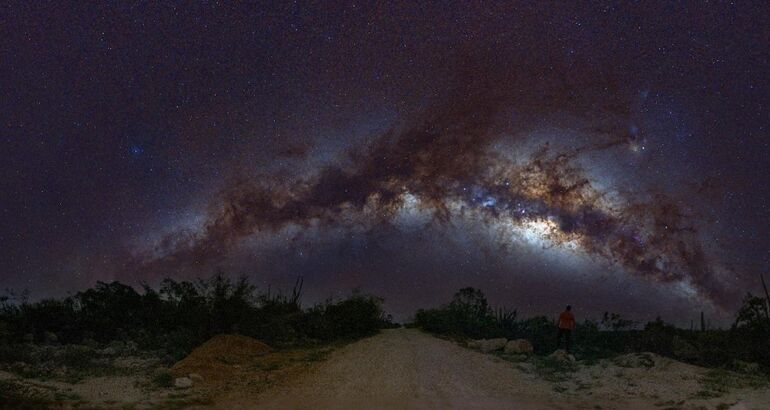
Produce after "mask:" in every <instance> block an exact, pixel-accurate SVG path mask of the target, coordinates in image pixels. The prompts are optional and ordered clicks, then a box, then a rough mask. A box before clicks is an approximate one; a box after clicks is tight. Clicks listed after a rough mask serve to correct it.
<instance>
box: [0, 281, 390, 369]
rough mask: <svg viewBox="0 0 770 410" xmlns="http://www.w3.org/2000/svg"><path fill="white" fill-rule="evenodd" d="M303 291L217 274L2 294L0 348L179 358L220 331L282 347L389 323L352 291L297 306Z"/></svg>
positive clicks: (370, 300) (375, 303)
mask: <svg viewBox="0 0 770 410" xmlns="http://www.w3.org/2000/svg"><path fill="white" fill-rule="evenodd" d="M301 292H302V281H301V279H298V280H297V283H296V284H295V286H294V289H293V290H292V293H291V294H290V295H285V294H282V293H273V292H270V291H267V292H257V289H256V287H255V286H254V285H252V284H251V283H249V281H248V280H247V279H246V278H240V279H237V280H231V279H229V278H227V277H226V276H224V275H222V274H217V275H215V276H214V277H212V278H210V279H208V280H197V281H193V282H191V281H180V282H178V281H175V280H173V279H165V280H163V282H162V283H161V285H160V287H159V289H157V290H156V289H154V288H152V287H150V286H146V285H144V286H142V288H141V289H140V291H137V290H135V289H134V288H133V287H131V286H128V285H125V284H122V283H119V282H112V283H104V282H98V283H97V285H96V286H95V287H94V288H92V289H88V290H85V291H82V292H78V293H77V294H75V295H74V296H71V297H66V298H63V299H46V300H41V301H38V302H34V303H29V302H27V301H26V300H24V298H22V300H13V299H12V298H10V297H8V296H4V297H2V298H0V343H3V344H6V345H7V344H14V343H23V342H27V343H29V342H51V341H52V340H55V341H56V343H64V344H67V343H84V342H96V343H108V342H110V341H113V340H124V341H127V340H130V341H133V342H135V343H137V344H138V345H139V347H140V348H143V349H148V350H163V351H165V352H166V353H169V354H172V355H173V356H175V357H181V356H183V355H185V354H186V353H187V352H189V351H190V350H192V349H193V348H194V347H196V346H198V345H199V344H201V343H202V342H204V341H206V340H207V339H208V338H210V337H212V336H214V335H216V334H220V333H239V334H242V335H246V336H251V337H255V338H258V339H261V340H263V341H265V342H267V343H269V344H272V345H279V346H280V345H295V344H304V343H320V342H329V341H333V340H338V339H355V338H360V337H363V336H367V335H371V334H374V333H376V332H377V331H378V329H380V328H383V327H387V326H390V325H391V324H390V322H389V320H388V319H387V318H386V317H385V315H384V313H383V310H382V300H381V299H379V298H377V297H374V296H369V295H362V294H359V293H353V294H352V295H351V296H349V297H348V298H346V299H342V300H336V301H332V300H327V301H326V302H325V303H321V304H317V305H315V306H312V307H309V308H302V306H301V304H300V296H301Z"/></svg>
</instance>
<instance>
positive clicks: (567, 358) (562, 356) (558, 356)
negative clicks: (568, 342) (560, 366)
mask: <svg viewBox="0 0 770 410" xmlns="http://www.w3.org/2000/svg"><path fill="white" fill-rule="evenodd" d="M548 358H549V359H551V360H555V361H557V362H561V363H574V362H575V356H573V355H571V354H569V353H567V352H566V351H564V350H562V349H559V350H557V351H555V352H553V353H551V354H550V355H548Z"/></svg>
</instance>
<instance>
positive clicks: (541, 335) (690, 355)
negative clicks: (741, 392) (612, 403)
mask: <svg viewBox="0 0 770 410" xmlns="http://www.w3.org/2000/svg"><path fill="white" fill-rule="evenodd" d="M769 310H770V308H768V303H767V301H766V300H765V299H764V298H759V297H754V296H752V295H751V294H749V295H747V296H746V298H745V299H744V302H743V305H742V307H741V308H740V310H739V311H738V314H737V316H736V321H735V324H734V325H733V326H732V328H730V329H729V330H720V329H712V330H705V331H692V330H685V329H680V328H677V327H675V326H673V325H670V324H668V323H666V322H664V321H663V320H662V319H661V318H657V319H656V320H654V321H652V322H649V323H647V324H645V325H644V326H643V327H642V328H641V329H639V325H638V324H637V323H636V322H633V321H630V320H627V319H624V318H622V317H621V316H620V315H618V314H614V313H609V312H608V313H605V314H604V317H603V318H602V321H601V322H600V323H596V322H592V321H589V320H586V321H584V322H582V323H578V324H577V326H576V328H575V330H574V332H573V335H572V336H573V349H574V352H575V354H576V355H577V356H578V357H579V358H581V359H583V360H589V361H590V360H596V359H599V358H603V357H611V356H614V355H617V354H622V353H631V352H653V353H656V354H659V355H662V356H668V357H673V358H675V359H677V360H681V361H685V362H688V363H693V364H697V365H701V366H709V367H722V368H732V369H735V370H738V371H742V372H750V371H749V370H746V369H750V368H753V367H752V365H751V364H752V363H756V364H757V365H758V366H759V368H760V369H761V370H764V371H765V372H770V349H767V343H768V341H770V312H769ZM412 325H413V326H417V327H420V328H422V329H423V330H425V331H428V332H431V333H435V334H438V335H446V336H451V337H459V338H471V339H481V338H484V339H488V338H495V337H505V338H508V339H516V338H524V339H527V340H529V341H530V342H531V343H532V345H533V346H534V348H535V353H538V354H547V353H550V352H552V351H554V350H555V349H556V324H555V322H554V321H553V320H552V319H550V318H548V317H544V316H539V317H532V318H528V319H518V318H517V315H516V311H515V310H514V311H502V310H499V311H497V312H493V311H492V309H490V308H489V304H488V303H487V300H486V298H485V297H484V294H483V293H482V292H481V291H480V290H477V289H473V288H465V289H461V290H460V291H459V292H458V293H456V294H455V296H454V298H453V300H452V301H451V302H450V303H449V304H448V305H446V306H444V307H441V308H437V309H421V310H419V311H418V312H417V314H416V315H415V318H414V323H413V324H412ZM747 364H748V366H747Z"/></svg>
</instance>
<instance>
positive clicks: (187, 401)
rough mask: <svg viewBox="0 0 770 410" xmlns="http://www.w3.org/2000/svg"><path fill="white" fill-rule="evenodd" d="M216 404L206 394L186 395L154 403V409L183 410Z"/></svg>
mask: <svg viewBox="0 0 770 410" xmlns="http://www.w3.org/2000/svg"><path fill="white" fill-rule="evenodd" d="M212 404H214V401H213V400H212V399H211V398H209V397H206V396H198V397H185V398H175V399H169V400H166V401H162V402H159V403H153V405H152V407H151V409H152V410H181V409H186V408H189V407H193V406H209V405H212Z"/></svg>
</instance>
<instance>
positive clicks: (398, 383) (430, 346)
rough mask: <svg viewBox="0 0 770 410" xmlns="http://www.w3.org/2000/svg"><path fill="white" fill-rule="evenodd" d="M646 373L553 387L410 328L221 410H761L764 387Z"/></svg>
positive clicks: (579, 377) (664, 370)
mask: <svg viewBox="0 0 770 410" xmlns="http://www.w3.org/2000/svg"><path fill="white" fill-rule="evenodd" d="M653 361H654V362H655V363H654V365H653V366H652V367H646V366H640V367H639V368H635V367H630V366H629V365H628V364H627V363H619V362H618V361H617V360H616V361H614V362H613V361H602V362H600V363H597V364H593V365H591V366H579V370H577V371H575V372H573V373H569V374H568V375H567V378H566V379H564V380H558V381H548V380H544V379H543V377H542V374H539V373H538V372H537V371H536V370H535V369H534V366H533V365H532V363H527V362H523V363H512V362H509V361H507V360H503V359H501V358H500V357H497V356H494V355H489V354H482V353H480V352H477V351H473V350H470V349H467V348H464V347H461V346H459V345H457V344H455V343H453V342H451V341H446V340H442V339H438V338H435V337H432V336H430V335H427V334H424V333H422V332H420V331H418V330H414V329H395V330H386V331H383V332H382V333H381V334H379V335H377V336H374V337H371V338H368V339H365V340H362V341H359V342H357V343H353V344H351V345H348V346H345V347H344V348H342V349H340V350H338V351H336V352H334V353H333V354H332V355H331V356H330V357H329V359H328V360H326V361H324V362H322V363H319V364H317V365H316V366H314V367H313V368H312V369H310V371H309V372H307V373H305V374H304V375H302V376H300V377H299V378H295V379H292V380H287V382H286V383H280V384H278V385H277V386H275V387H273V388H271V389H269V390H268V391H266V392H264V393H263V394H261V395H259V396H257V397H243V396H239V395H238V393H237V392H233V393H232V394H230V395H229V396H226V397H223V398H221V399H220V400H217V404H216V405H215V407H216V408H221V409H228V410H234V409H251V408H260V409H262V408H264V409H310V408H312V409H342V408H367V409H386V408H392V409H396V408H399V409H400V408H412V409H432V408H442V409H443V408H454V409H477V408H479V409H480V408H485V409H494V408H500V409H624V410H625V409H647V408H658V409H663V408H669V409H701V408H704V409H728V408H734V409H754V408H756V409H761V408H765V409H767V408H770V407H768V406H770V405H768V404H767V403H770V392H768V391H767V390H756V389H754V390H751V389H743V390H741V389H738V390H735V391H731V392H729V393H726V394H723V395H721V396H720V397H716V398H714V397H711V398H709V397H706V398H703V397H699V396H698V392H702V391H703V386H702V383H701V382H700V381H699V380H700V379H701V378H702V377H703V375H704V374H705V372H706V369H702V368H698V367H695V366H689V365H685V364H682V363H679V362H675V361H672V360H668V359H664V358H660V357H657V356H655V357H654V360H653Z"/></svg>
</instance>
